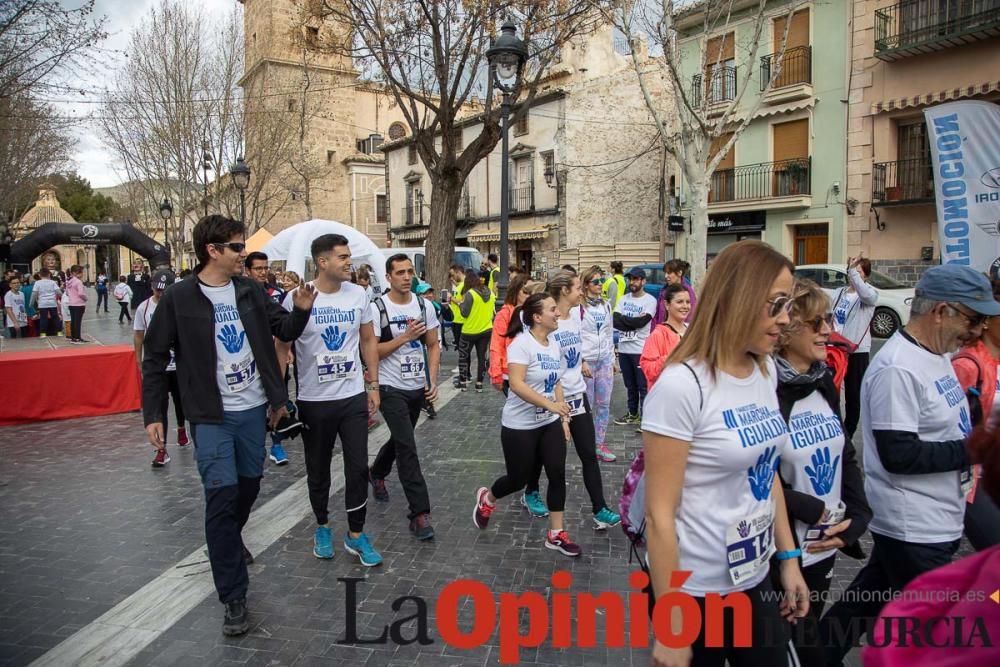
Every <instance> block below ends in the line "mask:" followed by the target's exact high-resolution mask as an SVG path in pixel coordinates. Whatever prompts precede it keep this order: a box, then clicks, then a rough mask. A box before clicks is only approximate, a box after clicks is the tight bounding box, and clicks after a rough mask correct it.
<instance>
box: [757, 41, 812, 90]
mask: <svg viewBox="0 0 1000 667" xmlns="http://www.w3.org/2000/svg"><path fill="white" fill-rule="evenodd" d="M779 57H780V61H779ZM779 62H780V64H781V69H780V70H778V71H777V75H776V76H775V68H776V67H777V65H778V63H779ZM772 76H774V77H775V78H774V84H773V85H772V86H771V87H770V88H768V83H770V81H771V77H772ZM760 89H761V92H763V93H764V101H765V102H767V103H768V104H779V103H782V102H791V101H793V100H799V99H803V98H806V97H811V96H812V94H813V87H812V47H811V46H793V47H790V48H788V49H785V52H784V54H777V53H769V54H768V55H766V56H761V58H760Z"/></svg>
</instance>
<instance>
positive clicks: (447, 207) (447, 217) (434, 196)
mask: <svg viewBox="0 0 1000 667" xmlns="http://www.w3.org/2000/svg"><path fill="white" fill-rule="evenodd" d="M454 181H455V182H454V183H451V182H449V181H448V180H447V179H444V178H440V177H439V178H437V179H435V178H433V177H432V178H431V187H432V188H433V189H432V190H431V211H430V222H429V227H428V230H427V242H426V244H425V245H426V247H425V266H426V271H427V281H428V282H430V284H431V285H434V287H435V288H436V289H437V293H438V294H440V293H441V290H443V289H449V290H450V289H451V285H450V284H449V283H448V267H449V266H451V262H452V258H453V257H454V255H455V226H456V225H455V221H456V219H457V218H458V205H459V203H460V202H461V199H462V183H461V181H460V180H458V179H454Z"/></svg>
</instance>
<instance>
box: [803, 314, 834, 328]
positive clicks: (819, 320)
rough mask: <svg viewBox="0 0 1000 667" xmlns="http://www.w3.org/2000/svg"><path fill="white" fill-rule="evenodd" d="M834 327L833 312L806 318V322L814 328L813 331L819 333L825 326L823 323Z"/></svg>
mask: <svg viewBox="0 0 1000 667" xmlns="http://www.w3.org/2000/svg"><path fill="white" fill-rule="evenodd" d="M824 323H825V324H826V326H828V327H830V329H833V313H827V314H826V315H817V316H816V317H814V318H812V319H811V320H806V321H805V322H804V324H806V325H807V326H809V327H810V328H812V330H813V332H815V333H819V332H820V329H822V328H823V324H824Z"/></svg>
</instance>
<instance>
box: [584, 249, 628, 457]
mask: <svg viewBox="0 0 1000 667" xmlns="http://www.w3.org/2000/svg"><path fill="white" fill-rule="evenodd" d="M581 284H582V285H583V297H584V300H583V303H582V304H581V305H580V314H581V320H582V322H581V335H582V336H583V360H584V361H586V362H587V367H586V368H584V369H583V380H584V382H585V383H586V385H587V400H588V401H590V408H591V410H593V412H594V438H595V439H596V441H597V458H598V459H599V460H601V461H604V462H607V463H610V462H612V461H614V460H615V459H616V458H618V457H616V456H615V455H614V454H613V453H612V452H611V450H610V449H608V445H607V443H606V442H605V438H606V436H607V433H608V422H609V421H610V420H611V390H612V388H613V387H614V386H615V373H619V372H620V369H619V368H618V362H617V361H615V343H614V326H612V322H611V320H612V317H611V304H610V303H608V301H607V300H606V299H604V298H603V297H602V295H601V292H602V290H603V289H604V272H603V271H602V270H601V267H599V266H592V267H590V268H589V269H587V270H586V271H585V272H584V274H583V282H582V283H581Z"/></svg>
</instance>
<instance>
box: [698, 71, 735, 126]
mask: <svg viewBox="0 0 1000 667" xmlns="http://www.w3.org/2000/svg"><path fill="white" fill-rule="evenodd" d="M736 69H737V68H735V67H715V68H712V70H711V78H710V79H709V81H708V82H705V80H704V77H702V75H701V74H695V75H694V77H692V79H691V102H692V103H693V104H694V106H696V107H700V106H701V101H702V95H704V96H705V101H707V102H708V112H709V115H712V114H713V112H721V111H722V109H724V108H725V105H726V103H727V102H731V101H733V100H734V99H736Z"/></svg>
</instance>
